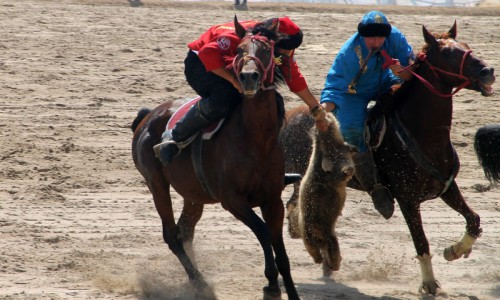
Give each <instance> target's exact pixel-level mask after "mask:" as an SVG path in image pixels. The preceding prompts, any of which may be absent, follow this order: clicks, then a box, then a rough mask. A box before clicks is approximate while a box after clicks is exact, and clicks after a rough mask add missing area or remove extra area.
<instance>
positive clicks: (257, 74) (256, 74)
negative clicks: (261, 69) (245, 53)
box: [252, 72, 260, 80]
mask: <svg viewBox="0 0 500 300" xmlns="http://www.w3.org/2000/svg"><path fill="white" fill-rule="evenodd" d="M259 77H260V75H259V73H257V72H254V73H253V74H252V80H259Z"/></svg>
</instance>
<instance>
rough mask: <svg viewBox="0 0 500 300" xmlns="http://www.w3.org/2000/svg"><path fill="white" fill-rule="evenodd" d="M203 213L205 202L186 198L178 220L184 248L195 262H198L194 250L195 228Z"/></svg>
mask: <svg viewBox="0 0 500 300" xmlns="http://www.w3.org/2000/svg"><path fill="white" fill-rule="evenodd" d="M202 213H203V204H199V203H196V202H191V201H188V200H186V199H184V207H183V209H182V213H181V215H180V217H179V221H177V227H178V228H179V238H180V239H181V240H182V244H183V246H184V250H185V251H186V253H187V254H188V255H189V257H190V258H191V261H192V262H193V263H194V264H196V261H195V256H194V251H193V238H194V228H195V226H196V224H197V223H198V221H199V220H200V218H201V215H202Z"/></svg>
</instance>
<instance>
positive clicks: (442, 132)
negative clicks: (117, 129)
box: [397, 63, 453, 141]
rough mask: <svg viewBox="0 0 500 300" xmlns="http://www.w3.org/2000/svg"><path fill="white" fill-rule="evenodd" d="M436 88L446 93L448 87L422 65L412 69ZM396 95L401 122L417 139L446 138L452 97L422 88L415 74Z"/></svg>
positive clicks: (451, 108)
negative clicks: (397, 95) (399, 102)
mask: <svg viewBox="0 0 500 300" xmlns="http://www.w3.org/2000/svg"><path fill="white" fill-rule="evenodd" d="M416 73H417V74H418V75H420V76H421V77H423V78H425V80H427V81H428V82H429V83H430V84H431V85H432V86H433V87H434V88H435V89H436V90H437V91H439V92H440V93H442V94H450V93H451V90H452V87H450V86H447V85H445V84H444V83H443V82H442V81H441V80H440V79H439V78H437V77H436V75H435V74H434V72H433V71H432V70H431V69H430V68H429V67H428V66H427V65H425V64H423V63H422V64H421V66H420V67H419V68H418V69H417V70H416ZM406 84H407V85H408V86H407V87H406V88H405V89H404V90H403V91H402V93H401V94H400V95H399V97H400V99H399V101H401V102H402V103H401V105H399V107H398V109H397V113H398V115H399V117H400V119H401V122H402V123H403V124H404V125H405V126H406V127H407V128H408V130H409V131H410V132H412V134H413V136H414V138H415V139H417V140H426V141H429V140H431V141H440V140H447V139H449V136H450V131H451V120H452V114H453V99H452V97H443V96H440V95H438V94H436V93H434V92H433V91H431V90H430V89H429V88H428V87H426V86H425V85H424V84H423V83H422V82H421V81H420V80H419V79H418V78H417V77H416V76H413V78H412V79H411V81H410V82H408V83H406Z"/></svg>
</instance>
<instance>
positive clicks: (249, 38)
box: [233, 34, 275, 90]
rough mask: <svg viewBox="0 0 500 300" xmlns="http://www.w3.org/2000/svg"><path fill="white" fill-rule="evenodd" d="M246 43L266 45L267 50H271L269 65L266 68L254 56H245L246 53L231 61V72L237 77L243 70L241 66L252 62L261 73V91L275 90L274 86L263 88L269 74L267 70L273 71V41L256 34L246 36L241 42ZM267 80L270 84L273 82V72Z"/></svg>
mask: <svg viewBox="0 0 500 300" xmlns="http://www.w3.org/2000/svg"><path fill="white" fill-rule="evenodd" d="M247 41H248V42H250V43H254V42H256V41H257V42H261V43H263V44H268V45H269V48H270V49H271V55H270V59H269V63H268V64H267V66H264V64H263V63H262V61H261V60H260V59H259V58H258V57H256V56H254V55H250V54H247V53H245V54H244V56H242V57H239V56H238V55H236V56H235V57H234V59H233V71H234V73H235V74H236V76H237V77H238V74H239V73H240V71H241V69H242V68H243V64H244V63H245V62H246V61H248V60H253V61H255V62H256V63H257V65H258V66H259V67H260V69H261V70H262V71H263V75H262V78H261V79H260V84H261V88H262V89H263V90H268V89H274V88H275V87H274V86H269V87H265V86H264V82H266V79H267V74H268V73H269V70H273V69H274V59H273V58H274V41H272V40H269V39H268V38H267V37H265V36H262V35H258V34H257V35H250V36H246V37H244V38H243V39H242V40H241V42H242V43H244V42H247ZM269 79H270V80H269V82H270V83H272V82H273V81H274V71H271V76H270V78H269Z"/></svg>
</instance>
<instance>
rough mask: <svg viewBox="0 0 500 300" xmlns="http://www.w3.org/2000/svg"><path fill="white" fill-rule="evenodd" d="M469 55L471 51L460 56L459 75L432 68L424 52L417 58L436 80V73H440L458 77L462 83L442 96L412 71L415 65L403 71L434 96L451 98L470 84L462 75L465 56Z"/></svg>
mask: <svg viewBox="0 0 500 300" xmlns="http://www.w3.org/2000/svg"><path fill="white" fill-rule="evenodd" d="M471 53H472V50H467V51H465V53H464V55H463V56H462V62H461V63H460V73H459V74H456V73H452V72H448V71H445V70H442V69H440V68H437V67H435V66H433V65H432V64H431V63H430V62H429V61H428V60H427V54H426V53H425V52H422V53H420V54H419V55H418V56H417V59H418V60H419V61H421V62H424V63H426V64H427V66H429V68H430V69H431V71H432V72H433V73H434V76H436V78H439V74H438V72H439V73H442V74H445V75H450V76H453V77H458V78H459V79H462V80H463V81H464V82H463V83H462V84H461V85H459V86H458V87H457V88H456V89H455V91H453V92H452V93H450V94H443V93H441V92H440V91H438V90H437V89H436V88H435V87H434V86H432V84H431V83H430V82H429V81H427V80H426V79H425V78H423V77H422V76H420V75H418V74H417V73H416V72H415V71H413V66H414V65H415V63H414V64H412V65H410V66H408V67H406V68H404V69H403V70H407V71H409V72H411V73H412V74H413V75H414V76H415V77H417V78H418V80H420V82H422V84H423V85H425V86H426V87H427V88H428V89H429V90H430V91H431V92H433V93H434V94H436V95H438V96H441V97H451V96H453V95H455V94H456V93H457V92H458V91H460V90H461V89H463V88H464V87H466V86H468V85H469V84H471V81H470V80H469V79H468V78H467V77H465V76H464V75H463V70H464V65H465V60H466V59H467V56H469V55H470V54H471Z"/></svg>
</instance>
